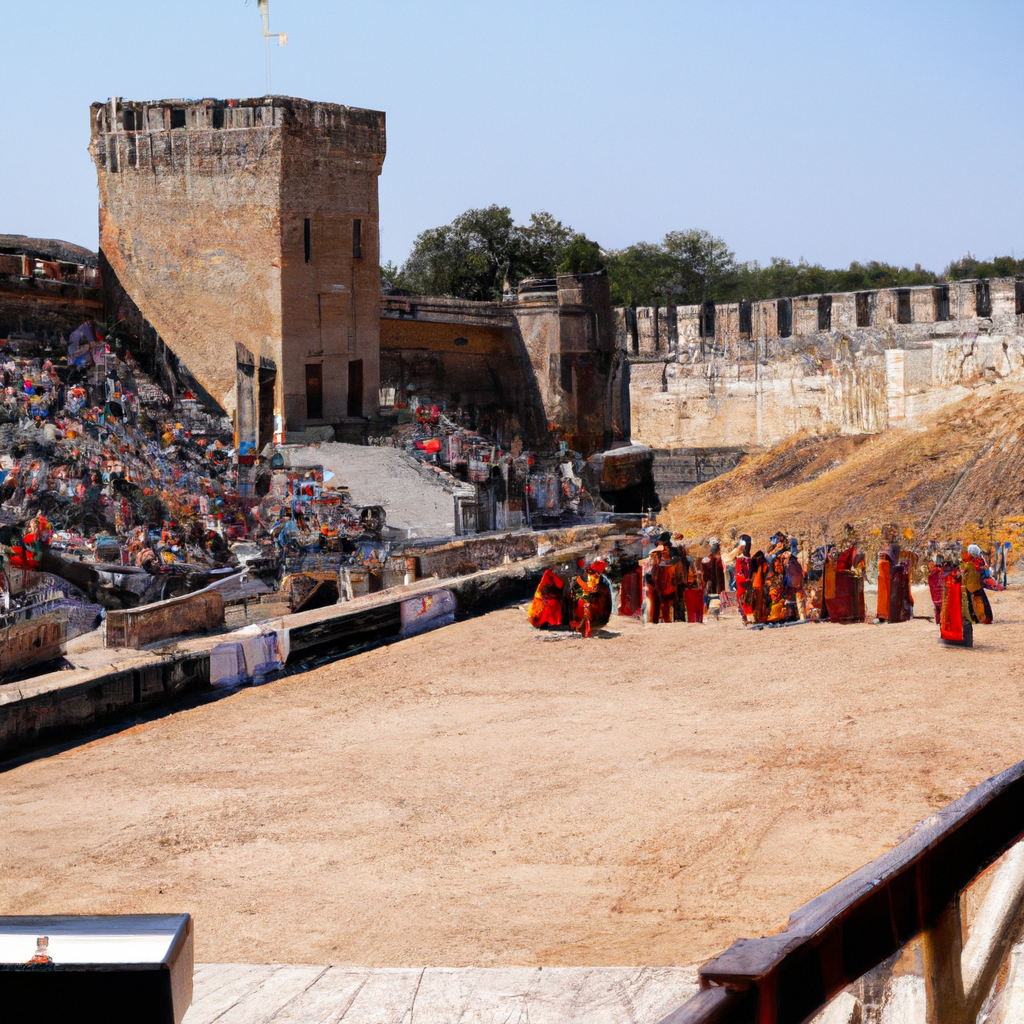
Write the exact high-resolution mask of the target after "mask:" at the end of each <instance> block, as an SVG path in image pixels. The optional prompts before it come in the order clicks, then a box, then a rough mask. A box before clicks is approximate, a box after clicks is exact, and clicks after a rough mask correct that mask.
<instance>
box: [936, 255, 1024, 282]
mask: <svg viewBox="0 0 1024 1024" xmlns="http://www.w3.org/2000/svg"><path fill="white" fill-rule="evenodd" d="M1021 275H1024V260H1018V259H1015V258H1014V257H1013V256H993V257H992V259H990V260H977V259H975V258H974V257H973V256H971V255H970V253H968V254H967V255H966V256H961V257H960V259H958V260H954V261H953V262H952V263H950V265H949V266H948V267H946V277H947V278H948V279H949V280H950V281H963V280H964V279H965V278H973V277H980V278H986V277H1020V276H1021Z"/></svg>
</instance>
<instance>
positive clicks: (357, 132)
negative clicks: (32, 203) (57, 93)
mask: <svg viewBox="0 0 1024 1024" xmlns="http://www.w3.org/2000/svg"><path fill="white" fill-rule="evenodd" d="M91 109H92V119H91V121H92V124H91V128H92V132H91V135H92V140H91V144H90V152H91V153H92V157H93V160H94V162H95V164H96V172H97V177H98V181H99V200H100V207H99V215H100V249H101V252H102V254H103V257H104V258H105V261H106V263H107V265H108V267H109V271H108V275H113V276H116V278H117V284H119V285H120V287H121V288H123V289H124V290H125V291H126V292H127V294H128V296H129V297H130V298H131V300H132V301H133V302H134V304H135V305H136V306H137V307H138V309H139V311H140V312H141V314H142V316H143V317H145V319H146V320H147V321H148V322H149V323H150V324H151V325H152V327H153V328H154V329H155V330H156V332H157V333H158V334H159V335H160V337H161V339H162V340H163V341H164V343H165V344H166V345H167V346H168V348H170V349H171V350H172V351H173V352H174V354H175V355H176V356H177V357H178V358H179V359H180V360H181V361H182V362H183V363H184V364H185V365H186V366H187V367H188V369H189V370H190V371H191V373H192V374H193V375H194V376H195V378H196V380H198V381H199V383H200V384H201V385H202V386H203V387H204V388H205V389H206V390H207V391H208V392H209V393H210V395H211V396H212V397H213V398H214V399H216V400H217V401H218V402H219V403H220V404H221V405H222V406H223V407H224V408H225V410H227V411H228V412H229V413H232V414H233V415H234V416H235V422H236V429H237V433H238V444H239V451H240V453H241V454H246V453H248V452H249V451H251V450H252V449H253V448H256V447H257V446H258V447H262V446H263V445H264V444H265V443H267V442H268V441H270V440H271V435H274V436H275V437H276V438H277V440H279V441H282V440H284V439H285V438H286V435H287V433H288V431H292V432H296V431H300V432H301V431H304V430H306V429H307V428H309V427H311V426H315V425H320V424H328V425H333V426H339V425H340V426H343V425H344V424H345V423H352V422H353V421H361V420H362V419H363V418H364V417H369V416H374V415H376V412H377V400H378V388H379V313H380V267H379V251H378V205H377V178H378V176H379V175H380V172H381V167H382V165H383V162H384V155H385V127H384V114H383V113H381V112H380V111H374V110H360V109H356V108H352V107H343V106H339V105H337V104H333V103H314V102H311V101H309V100H302V99H295V98H292V97H287V96H266V97H262V98H260V99H246V100H211V99H204V100H188V101H186V100H159V101H155V102H129V101H123V100H119V99H114V100H111V101H109V102H107V103H95V104H93V106H92V108H91ZM111 284H112V285H113V282H111Z"/></svg>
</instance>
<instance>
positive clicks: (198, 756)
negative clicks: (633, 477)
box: [0, 590, 1024, 966]
mask: <svg viewBox="0 0 1024 1024" xmlns="http://www.w3.org/2000/svg"><path fill="white" fill-rule="evenodd" d="M923 604H924V602H920V601H919V607H918V610H919V611H924V607H923ZM993 605H994V610H995V614H996V617H997V619H998V621H997V623H996V624H995V625H992V626H988V627H979V628H978V629H977V631H976V640H977V646H976V648H975V649H974V650H961V649H951V648H945V647H942V646H940V644H939V643H938V641H937V633H936V627H935V626H934V625H933V624H932V623H930V622H925V621H921V620H915V621H913V622H910V623H905V624H902V625H897V626H871V625H857V626H834V625H823V624H806V625H801V626H796V627H791V628H786V629H777V630H764V631H760V632H758V631H752V630H744V629H743V628H742V627H741V626H740V624H739V622H738V620H737V619H736V618H735V617H731V618H727V619H724V620H723V621H722V622H721V623H719V624H717V625H712V624H707V625H704V626H687V625H667V626H654V627H647V628H644V627H642V626H641V625H640V624H639V623H637V622H635V621H633V620H613V622H612V624H611V627H612V629H613V630H615V631H616V632H617V633H618V635H614V636H610V637H608V638H606V639H593V640H589V641H584V640H581V639H577V638H564V637H562V636H558V635H550V634H541V633H536V632H534V631H532V630H531V629H530V628H529V626H528V625H527V623H526V620H525V616H524V614H523V612H522V611H520V610H517V609H507V610H504V611H500V612H496V613H494V614H491V615H489V616H486V617H484V618H480V619H476V620H473V621H469V622H464V623H460V624H457V625H455V626H451V627H448V628H446V629H444V630H442V631H440V632H437V633H434V634H431V635H427V636H423V637H419V638H416V639H412V640H408V641H405V642H403V643H400V644H396V645H394V646H391V647H387V648H382V649H380V650H376V651H373V652H369V653H366V654H363V655H360V656H357V657H353V658H350V659H348V660H345V661H341V662H338V663H335V664H333V665H330V666H328V667H325V668H322V669H319V670H316V671H312V672H308V673H305V674H303V675H296V676H293V677H289V678H286V679H282V680H279V681H277V682H273V683H270V684H268V685H265V686H261V687H258V688H253V689H246V690H242V691H240V692H238V693H236V694H234V695H232V696H230V697H227V698H225V699H223V700H220V701H217V702H215V703H212V704H208V705H205V706H202V707H197V708H193V709H191V710H185V711H181V712H178V713H175V714H172V715H169V716H167V717H165V718H163V719H160V720H157V721H154V722H150V723H147V724H143V725H139V726H136V727H134V728H130V729H127V730H126V731H124V732H121V733H119V734H116V735H112V736H108V737H104V738H102V739H97V740H95V741H94V742H91V743H89V744H86V745H83V746H80V747H77V748H75V749H72V750H68V751H67V752H64V753H60V754H57V755H54V756H51V757H47V758H41V759H38V760H36V761H33V762H30V763H27V764H24V765H21V766H19V767H17V768H13V769H11V770H9V771H8V772H6V773H4V774H2V775H0V820H2V821H3V822H4V825H3V827H2V828H0V913H7V914H29V913H68V912H74V913H84V912H117V913H124V912H181V911H184V910H187V911H190V912H191V913H192V914H193V915H194V916H195V919H196V931H197V949H196V955H197V959H198V960H200V961H269V962H295V963H302V962H305V963H334V964H365V965H451V966H460V965H471V964H476V965H483V966H498V965H514V964H533V965H595V966H600V965H668V964H679V965H685V964H693V963H698V962H700V961H702V960H703V959H705V958H706V957H708V956H709V955H711V954H712V953H714V952H715V951H716V950H718V949H720V948H722V947H724V946H726V945H728V944H729V943H731V942H732V941H733V940H734V939H735V938H737V937H739V936H744V935H759V934H762V933H763V932H764V931H765V930H766V929H768V928H771V927H773V926H775V925H777V924H778V923H780V922H781V921H782V920H783V919H784V918H785V916H786V914H787V913H788V912H789V911H790V910H792V909H794V908H796V907H797V906H798V905H800V904H801V903H803V902H804V901H805V900H807V899H809V898H810V897H812V896H814V895H815V894H816V893H818V892H820V891H821V890H822V889H824V888H826V887H827V886H828V885H830V884H831V883H833V882H835V881H837V880H839V879H840V878H842V877H843V876H845V875H846V874H848V873H849V872H850V871H852V870H854V869H855V868H857V867H859V866H860V865H861V864H863V863H865V862H866V861H868V860H870V859H871V858H872V857H874V856H876V855H877V854H879V853H881V852H882V851H883V850H885V849H886V848H887V847H888V846H890V845H891V844H892V843H894V842H895V841H896V840H897V838H898V837H899V836H900V835H901V834H902V833H904V832H905V831H906V830H908V829H909V828H910V827H911V826H912V825H914V823H915V822H917V821H918V820H920V819H921V818H923V817H925V816H926V815H927V814H928V813H929V812H930V811H932V810H933V809H934V808H937V807H940V806H942V805H944V804H946V803H948V802H949V801H950V800H952V799H954V798H955V797H957V796H959V795H961V794H962V793H964V792H965V791H966V790H968V789H970V788H971V787H972V786H974V785H976V784H977V783H979V782H981V781H982V780H983V779H985V778H986V777H988V776H990V775H992V774H994V773H996V772H998V771H1000V770H1002V769H1003V768H1006V767H1007V766H1009V765H1011V764H1013V763H1015V762H1016V761H1018V760H1019V759H1020V758H1021V757H1022V756H1024V754H1022V733H1024V726H1022V722H1021V690H1022V686H1024V671H1022V670H1024V632H1022V630H1021V619H1022V617H1024V596H1022V595H1021V593H1020V592H1018V591H1013V590H1011V591H1009V592H1007V593H1005V594H997V595H995V596H994V598H993Z"/></svg>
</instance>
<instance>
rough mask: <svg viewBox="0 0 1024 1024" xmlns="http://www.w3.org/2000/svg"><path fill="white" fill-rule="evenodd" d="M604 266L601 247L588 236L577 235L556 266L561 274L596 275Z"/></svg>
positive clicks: (562, 252)
mask: <svg viewBox="0 0 1024 1024" xmlns="http://www.w3.org/2000/svg"><path fill="white" fill-rule="evenodd" d="M603 266H604V263H603V262H602V261H601V247H600V246H599V245H598V244H597V242H592V241H591V240H590V239H589V238H587V237H586V235H576V236H575V237H574V238H573V239H572V240H571V241H570V242H569V243H568V245H566V246H565V247H564V248H563V249H562V251H561V260H560V261H559V263H558V264H557V265H556V266H555V268H554V269H555V271H556V272H557V273H559V274H594V273H596V272H597V271H598V270H600V269H601V268H602V267H603Z"/></svg>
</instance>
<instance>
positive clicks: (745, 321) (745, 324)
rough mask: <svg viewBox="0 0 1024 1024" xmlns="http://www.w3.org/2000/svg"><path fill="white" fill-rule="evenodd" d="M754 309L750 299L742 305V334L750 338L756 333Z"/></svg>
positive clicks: (745, 300)
mask: <svg viewBox="0 0 1024 1024" xmlns="http://www.w3.org/2000/svg"><path fill="white" fill-rule="evenodd" d="M753 314H754V308H753V305H752V303H751V302H750V301H749V300H748V299H744V300H743V301H742V302H741V303H740V334H743V335H745V336H746V337H748V338H749V337H750V335H751V334H753V333H754V315H753Z"/></svg>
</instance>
